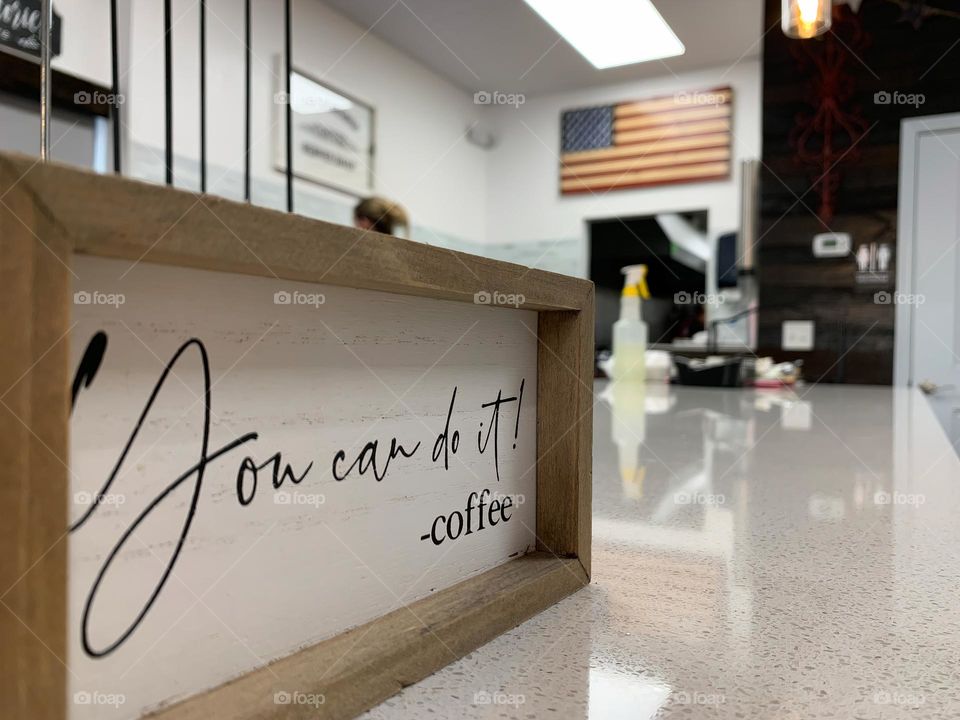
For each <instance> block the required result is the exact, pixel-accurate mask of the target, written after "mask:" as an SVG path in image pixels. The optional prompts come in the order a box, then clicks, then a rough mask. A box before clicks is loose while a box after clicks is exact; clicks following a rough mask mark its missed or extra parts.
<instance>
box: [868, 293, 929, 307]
mask: <svg viewBox="0 0 960 720" xmlns="http://www.w3.org/2000/svg"><path fill="white" fill-rule="evenodd" d="M926 301H927V296H926V295H921V294H919V293H918V294H916V295H914V294H912V293H902V292H888V291H887V290H880V291H879V292H875V293H874V294H873V304H874V305H917V306H920V305H923V304H924V303H925V302H926Z"/></svg>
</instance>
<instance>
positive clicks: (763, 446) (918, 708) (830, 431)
mask: <svg viewBox="0 0 960 720" xmlns="http://www.w3.org/2000/svg"><path fill="white" fill-rule="evenodd" d="M595 392H596V397H595V400H596V404H595V412H594V464H593V484H594V500H593V509H594V550H593V552H594V555H593V572H594V576H593V581H592V583H591V585H590V586H589V587H587V588H584V589H583V590H581V591H580V592H578V593H576V594H575V595H573V596H571V597H570V598H567V599H566V600H564V601H562V602H561V603H560V604H558V605H557V606H555V607H552V608H550V609H549V610H547V611H546V612H544V613H542V614H540V615H538V616H537V617H535V618H533V619H532V620H530V621H528V622H526V623H524V624H523V625H521V626H519V627H518V628H516V629H514V630H512V631H511V632H509V633H507V634H505V635H503V636H501V637H499V638H497V639H496V640H494V641H493V642H491V643H489V644H488V645H486V646H484V647H483V648H481V649H480V650H478V651H476V652H474V653H472V654H471V655H469V656H467V657H466V658H464V659H462V660H460V661H458V662H456V663H454V664H452V665H450V666H448V667H447V668H445V669H443V670H441V671H440V672H438V673H436V674H435V675H433V676H431V677H429V678H427V679H425V680H424V681H422V682H420V683H418V684H416V685H414V686H411V687H408V688H406V689H405V690H404V691H403V692H402V693H400V694H399V695H397V696H395V697H394V698H392V699H390V700H388V701H387V702H386V703H384V704H383V705H381V706H379V707H377V708H375V709H374V710H373V711H371V712H370V713H368V714H367V716H366V717H369V718H399V717H422V716H431V717H440V718H490V717H498V718H499V717H516V718H541V717H558V718H564V719H566V718H579V717H583V718H604V719H608V718H624V719H627V718H629V720H644V719H645V718H654V717H657V718H673V717H690V718H699V717H708V718H714V717H716V718H764V719H766V718H804V719H806V718H814V717H822V718H865V719H867V718H878V719H879V718H883V719H889V718H900V717H903V718H907V717H910V718H957V717H960V681H958V680H960V676H958V670H957V668H958V667H960V602H958V595H960V522H958V520H957V510H958V509H960V460H958V458H957V456H956V454H955V452H954V450H953V448H952V446H951V444H950V442H949V441H948V440H947V438H946V436H945V435H944V433H943V431H942V430H941V428H940V426H939V425H938V423H937V420H936V418H935V416H934V414H933V412H932V411H931V410H930V408H929V407H928V405H927V403H926V400H925V399H924V398H923V396H922V395H921V394H920V393H919V392H917V391H915V390H908V389H891V388H879V387H856V386H816V387H813V388H809V389H807V390H803V389H801V390H798V391H797V392H794V391H783V390H777V391H771V390H757V391H749V390H719V389H706V388H704V389H699V388H683V387H669V386H653V385H650V386H645V387H644V386H641V387H639V388H637V387H627V386H625V384H621V386H614V387H610V386H608V383H606V382H598V383H597V385H596V388H595Z"/></svg>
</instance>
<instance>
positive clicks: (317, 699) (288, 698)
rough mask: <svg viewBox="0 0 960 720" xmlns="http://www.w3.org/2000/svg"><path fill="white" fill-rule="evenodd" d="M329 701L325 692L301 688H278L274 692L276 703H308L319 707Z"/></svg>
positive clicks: (307, 704) (274, 701)
mask: <svg viewBox="0 0 960 720" xmlns="http://www.w3.org/2000/svg"><path fill="white" fill-rule="evenodd" d="M326 701H327V697H326V695H324V694H323V693H306V692H300V691H299V690H291V691H288V690H278V691H277V692H275V693H274V694H273V704H274V705H306V706H308V707H313V708H318V707H320V706H321V705H323V704H324V703H325V702H326Z"/></svg>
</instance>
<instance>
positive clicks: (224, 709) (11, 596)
mask: <svg viewBox="0 0 960 720" xmlns="http://www.w3.org/2000/svg"><path fill="white" fill-rule="evenodd" d="M238 229H242V230H243V232H244V238H245V239H244V242H243V243H241V242H238V241H237V239H236V236H235V234H234V233H235V232H236V230H238ZM74 254H87V255H96V256H101V257H107V258H122V259H131V260H144V261H148V262H151V263H159V264H163V265H172V266H178V267H185V268H200V269H207V270H219V271H225V272H231V273H240V274H247V275H254V276H264V275H265V274H266V272H267V271H266V268H265V266H269V268H271V269H272V271H273V272H274V273H276V275H277V276H279V277H281V278H283V279H289V280H294V281H304V282H317V281H318V280H319V279H320V278H322V281H323V283H324V284H329V285H340V286H347V287H354V288H362V289H369V290H380V291H387V292H391V293H399V294H404V295H413V296H420V297H425V298H436V299H443V300H453V301H457V302H465V303H472V302H474V296H475V294H477V293H479V292H484V291H487V290H489V289H490V288H497V289H498V290H499V291H502V292H505V293H518V294H522V295H523V296H524V297H525V300H526V302H525V304H524V305H523V306H522V309H525V310H536V311H537V312H538V351H537V372H538V381H537V382H538V388H537V389H538V393H537V398H538V399H537V431H536V434H537V468H536V486H537V507H536V518H537V523H536V534H537V551H536V552H533V553H530V554H528V555H525V556H522V557H518V558H516V559H514V560H511V561H508V562H506V563H505V564H502V565H499V566H497V567H495V568H494V569H492V570H489V571H487V572H485V573H483V574H481V575H479V576H475V577H471V578H469V579H466V580H463V581H461V582H459V583H458V584H456V585H453V586H452V587H449V588H447V589H445V590H441V591H438V592H436V593H434V594H432V595H430V596H428V597H426V598H424V599H422V600H419V601H417V602H415V603H413V604H411V605H410V608H415V611H416V614H417V616H418V617H420V618H421V619H422V620H423V621H424V622H425V623H426V624H427V625H428V626H429V628H430V630H431V631H432V632H430V633H425V632H423V631H422V628H421V627H419V626H413V625H411V624H410V622H409V618H408V617H407V616H406V615H405V614H404V613H403V608H401V609H399V610H396V611H394V612H391V613H389V614H387V615H384V616H382V617H380V618H378V619H376V620H373V621H372V622H371V623H369V624H367V625H363V626H360V627H358V628H354V629H352V630H349V631H347V632H345V633H343V634H341V635H338V636H336V637H334V638H332V639H330V640H326V641H323V642H320V643H318V644H316V645H314V646H311V647H308V648H306V649H304V650H301V651H299V652H296V653H294V654H293V655H289V656H287V657H284V658H281V659H279V660H276V661H274V662H273V663H271V664H270V665H269V666H265V667H260V668H257V669H255V670H253V671H251V672H249V673H247V674H245V675H242V676H241V677H239V678H236V679H234V680H232V681H230V682H227V683H225V684H223V685H220V686H219V687H216V688H213V689H211V690H209V691H206V692H203V693H200V694H198V695H195V696H193V697H189V698H187V699H186V700H183V701H180V702H177V703H176V704H172V705H170V706H168V707H165V708H163V709H161V710H159V711H157V712H156V713H155V716H156V717H161V718H165V719H169V720H185V719H187V718H203V719H204V720H206V719H207V718H210V717H230V718H267V717H276V716H279V715H283V716H284V717H300V716H304V717H305V716H307V715H309V716H310V717H332V718H340V717H352V716H354V715H356V714H358V713H360V712H362V711H364V710H365V709H368V708H370V707H372V706H374V705H376V704H377V703H379V702H381V701H382V700H384V699H386V698H387V697H389V696H391V695H393V694H394V693H396V692H398V691H399V690H400V689H401V688H402V687H404V686H406V685H409V684H412V683H414V682H417V681H418V680H420V679H422V678H424V677H426V676H427V675H429V674H430V673H432V672H434V671H436V670H437V669H439V668H441V667H443V666H444V665H446V664H448V663H450V662H452V661H453V660H455V659H457V658H459V657H462V656H463V655H465V654H467V653H469V652H471V651H472V650H474V649H475V648H477V647H479V646H480V645H482V644H483V643H485V642H487V641H489V640H491V639H492V638H494V637H495V636H497V635H499V634H501V633H503V632H504V631H506V630H508V629H510V628H511V627H514V626H516V625H517V624H519V623H520V622H522V621H523V620H525V619H527V618H529V617H531V616H532V615H534V614H536V613H537V612H540V611H541V610H543V609H545V608H546V607H548V606H549V605H551V604H553V603H555V602H557V601H558V600H560V599H561V598H563V597H564V596H566V595H568V594H570V593H572V592H574V591H575V590H577V589H578V588H580V587H582V586H584V585H586V584H587V583H589V579H590V529H591V521H590V518H591V433H592V403H593V398H592V382H593V324H594V321H593V309H594V290H593V284H592V283H590V282H589V281H586V280H582V279H577V278H572V277H567V276H563V275H558V274H554V273H549V272H545V271H541V270H534V269H528V268H525V267H522V266H519V265H514V264H511V263H505V262H500V261H496V260H491V259H488V258H484V257H477V256H473V255H467V254H463V253H457V252H453V251H450V250H446V249H442V248H436V247H431V246H428V245H423V244H419V243H415V242H410V241H406V240H400V239H397V238H393V237H388V236H385V235H380V234H377V233H366V234H365V233H364V232H363V231H360V230H356V229H353V228H348V227H343V226H338V225H333V224H330V223H324V222H319V221H315V220H310V219H308V218H305V217H300V216H297V215H290V214H285V213H280V212H276V211H273V210H268V209H263V208H257V207H253V206H251V205H246V204H241V203H236V202H232V201H228V200H223V199H220V198H216V197H212V196H199V195H196V194H195V193H192V192H186V191H181V190H176V189H172V188H167V187H159V186H155V185H149V184H146V183H142V182H137V181H132V180H129V179H124V178H121V177H118V176H114V175H95V174H92V173H89V172H86V171H82V170H78V169H74V168H68V167H65V166H59V165H54V164H40V163H39V162H38V161H37V160H36V159H34V158H28V157H25V156H20V155H8V154H0V298H2V308H3V313H0V331H2V337H3V338H4V351H3V353H0V452H2V456H3V457H4V459H5V466H4V467H5V471H4V479H3V482H2V483H0V502H2V506H3V508H4V511H5V512H4V515H5V517H4V521H3V523H0V557H2V560H0V605H2V607H0V636H2V637H3V638H4V643H3V646H2V647H0V659H2V668H0V695H2V697H3V698H4V705H5V706H6V707H7V708H8V709H9V712H10V713H11V716H13V717H30V718H36V719H38V720H63V719H64V718H65V717H66V716H67V672H68V670H67V668H66V665H65V660H64V658H65V655H66V648H67V640H68V638H67V631H68V630H67V628H68V622H67V597H66V595H67V573H68V568H67V557H68V556H67V540H66V538H67V527H68V513H67V510H68V504H67V498H68V492H69V478H68V468H67V463H68V461H69V459H68V429H69V425H68V420H69V408H70V397H71V387H70V384H71V380H70V378H71V376H70V369H69V367H68V357H69V356H68V342H69V336H70V329H71V308H72V305H71V303H70V292H71V284H70V273H69V265H70V263H71V258H72V256H73V255H74ZM346 257H349V262H342V261H341V260H342V259H344V258H346ZM370 630H373V632H369V631H370ZM451 651H452V654H451ZM278 666H282V667H283V675H284V677H285V678H286V679H288V680H290V679H292V680H291V681H292V682H296V683H297V684H298V687H300V688H302V689H304V690H305V691H313V692H317V693H322V694H323V695H324V696H325V697H326V702H325V703H324V704H323V705H321V706H319V707H308V706H295V705H279V706H278V705H276V704H274V703H273V702H271V701H270V699H271V696H272V693H273V692H274V688H273V685H274V683H275V682H276V680H275V677H276V675H274V674H273V673H272V672H270V670H269V669H268V668H272V667H278ZM287 684H289V682H288V683H287Z"/></svg>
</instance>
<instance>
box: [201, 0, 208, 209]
mask: <svg viewBox="0 0 960 720" xmlns="http://www.w3.org/2000/svg"><path fill="white" fill-rule="evenodd" d="M206 191H207V0H200V192H202V193H205V192H206Z"/></svg>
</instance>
